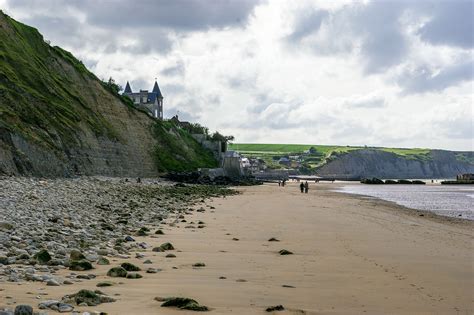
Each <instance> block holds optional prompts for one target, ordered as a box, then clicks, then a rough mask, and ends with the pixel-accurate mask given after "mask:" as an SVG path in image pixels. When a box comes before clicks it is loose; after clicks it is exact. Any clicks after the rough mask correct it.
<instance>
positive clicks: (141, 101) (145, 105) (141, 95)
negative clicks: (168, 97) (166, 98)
mask: <svg viewBox="0 0 474 315" xmlns="http://www.w3.org/2000/svg"><path fill="white" fill-rule="evenodd" d="M123 95H126V96H128V97H129V98H131V99H132V101H133V103H134V104H135V105H137V107H139V108H142V109H145V110H146V111H148V112H149V113H150V115H151V116H153V117H155V118H158V119H163V95H162V94H161V91H160V88H159V86H158V83H157V82H156V81H155V85H154V86H153V90H152V91H151V92H148V90H140V92H132V89H131V88H130V84H129V83H128V81H127V85H126V86H125V90H124V91H123Z"/></svg>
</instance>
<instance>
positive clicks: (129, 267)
mask: <svg viewBox="0 0 474 315" xmlns="http://www.w3.org/2000/svg"><path fill="white" fill-rule="evenodd" d="M120 266H121V267H122V268H123V269H125V270H127V271H140V270H141V269H140V267H138V266H135V265H134V264H132V263H129V262H124V263H122V264H121V265H120Z"/></svg>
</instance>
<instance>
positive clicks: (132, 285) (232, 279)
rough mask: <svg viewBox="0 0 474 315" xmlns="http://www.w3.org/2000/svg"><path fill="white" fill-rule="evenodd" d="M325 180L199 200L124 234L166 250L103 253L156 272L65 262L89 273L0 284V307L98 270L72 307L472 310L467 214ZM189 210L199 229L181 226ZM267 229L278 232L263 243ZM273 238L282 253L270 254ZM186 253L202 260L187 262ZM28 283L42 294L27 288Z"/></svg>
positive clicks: (58, 291)
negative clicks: (172, 301)
mask: <svg viewBox="0 0 474 315" xmlns="http://www.w3.org/2000/svg"><path fill="white" fill-rule="evenodd" d="M334 185H335V184H317V185H314V184H313V185H312V186H310V192H309V194H301V193H300V192H299V191H298V188H297V186H296V184H290V185H287V186H286V187H284V188H283V187H278V186H277V185H263V186H256V187H245V188H238V189H239V190H241V191H242V192H243V194H241V195H237V196H231V197H227V198H223V199H222V198H221V199H215V200H213V201H209V202H207V204H208V207H206V211H205V212H196V211H194V212H192V213H193V214H192V215H188V216H186V220H187V222H180V223H177V224H176V226H173V227H172V226H169V225H166V226H164V227H163V230H164V232H165V235H160V236H158V237H156V238H151V237H143V238H136V239H137V241H138V240H143V241H146V242H147V243H149V244H151V245H155V246H157V245H160V244H162V243H164V242H171V243H172V244H173V245H174V246H175V248H176V250H174V251H172V252H173V253H174V254H175V255H176V256H177V257H176V258H165V255H166V254H167V253H169V252H166V253H155V252H151V248H150V249H148V250H147V251H145V252H144V253H145V255H146V257H145V259H147V258H148V259H151V260H152V261H153V264H151V265H144V264H143V260H144V259H135V258H132V259H114V258H112V259H111V263H112V265H111V266H114V265H118V264H119V263H121V262H123V261H130V262H133V263H135V264H137V265H138V266H140V267H142V269H146V268H148V267H155V268H161V269H162V271H161V272H158V273H156V274H147V273H145V272H143V271H142V272H140V273H141V274H142V275H143V276H144V277H143V278H142V279H123V278H109V277H107V276H105V274H106V272H107V270H108V269H109V268H110V267H111V266H97V269H94V270H92V271H86V272H77V273H85V274H87V273H94V274H96V275H97V278H96V279H93V280H84V281H83V282H81V283H79V284H74V285H62V286H60V287H49V286H46V285H45V284H43V283H31V282H23V283H22V284H21V285H19V284H16V283H5V285H3V284H2V289H4V290H3V291H0V306H4V305H6V304H7V303H8V302H11V301H16V302H17V304H20V303H24V304H29V305H33V306H35V307H36V306H37V305H38V303H39V301H41V300H45V299H60V298H61V297H62V296H63V295H65V294H67V293H74V292H77V291H78V290H79V289H81V288H86V289H95V288H96V287H95V285H96V284H97V283H98V282H100V281H104V280H107V281H113V282H116V283H117V284H116V285H114V286H112V287H106V288H99V289H100V290H102V291H103V292H105V293H107V294H108V295H110V296H113V297H115V298H117V299H118V301H117V302H114V303H109V304H101V305H99V306H97V307H76V310H77V311H85V310H88V311H92V310H97V311H104V312H107V313H109V314H195V312H190V311H182V310H176V309H168V308H162V307H160V304H161V303H160V302H157V301H155V300H154V298H155V297H168V296H185V297H191V298H194V299H196V300H197V301H198V302H199V303H200V304H202V305H206V306H208V307H210V308H211V309H212V310H211V313H212V314H265V313H266V312H265V309H266V308H267V307H269V306H274V305H279V304H281V305H283V306H284V307H285V308H286V310H285V311H281V312H275V314H472V313H473V312H474V306H473V305H474V304H473V296H474V271H473V256H472V255H473V229H472V227H473V222H464V221H449V220H444V219H440V218H436V217H433V216H430V215H425V216H423V217H420V216H418V212H416V211H410V210H407V209H404V208H402V207H399V206H397V205H394V204H392V203H388V202H384V201H380V200H375V199H367V198H364V197H354V196H350V195H345V194H341V193H335V192H332V191H330V190H329V188H332V187H334ZM211 206H212V207H215V209H212V208H211ZM199 220H202V221H204V222H205V227H204V228H202V229H198V228H185V227H186V226H187V225H193V226H197V224H196V223H197V222H198V221H199ZM191 221H193V222H194V224H192V223H191ZM271 237H275V238H277V239H279V240H280V242H268V239H269V238H271ZM233 238H237V239H238V240H233ZM281 249H287V250H290V251H292V252H293V253H294V255H287V256H280V255H279V254H278V251H279V250H281ZM132 257H134V256H132ZM197 262H203V263H205V264H206V266H205V267H203V268H194V267H192V264H194V263H197ZM173 267H177V269H173ZM69 273H70V271H69V270H61V271H59V272H58V274H61V275H67V274H69ZM220 277H225V279H219V278H220ZM283 285H287V286H291V287H283ZM28 292H29V293H32V294H28ZM38 293H47V294H48V295H46V296H43V297H42V298H41V299H36V296H37V295H38ZM117 294H119V295H117ZM7 296H11V297H12V298H10V299H8V298H6V297H7ZM8 306H10V307H12V305H8ZM13 307H14V306H13ZM49 312H50V313H52V311H49Z"/></svg>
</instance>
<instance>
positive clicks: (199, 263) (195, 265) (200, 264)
mask: <svg viewBox="0 0 474 315" xmlns="http://www.w3.org/2000/svg"><path fill="white" fill-rule="evenodd" d="M193 267H206V264H205V263H202V262H198V263H195V264H193Z"/></svg>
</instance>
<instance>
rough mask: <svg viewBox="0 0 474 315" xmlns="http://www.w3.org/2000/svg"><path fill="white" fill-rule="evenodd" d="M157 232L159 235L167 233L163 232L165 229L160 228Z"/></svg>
mask: <svg viewBox="0 0 474 315" xmlns="http://www.w3.org/2000/svg"><path fill="white" fill-rule="evenodd" d="M155 234H157V235H163V234H165V233H164V232H163V230H161V229H159V230H156V231H155Z"/></svg>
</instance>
